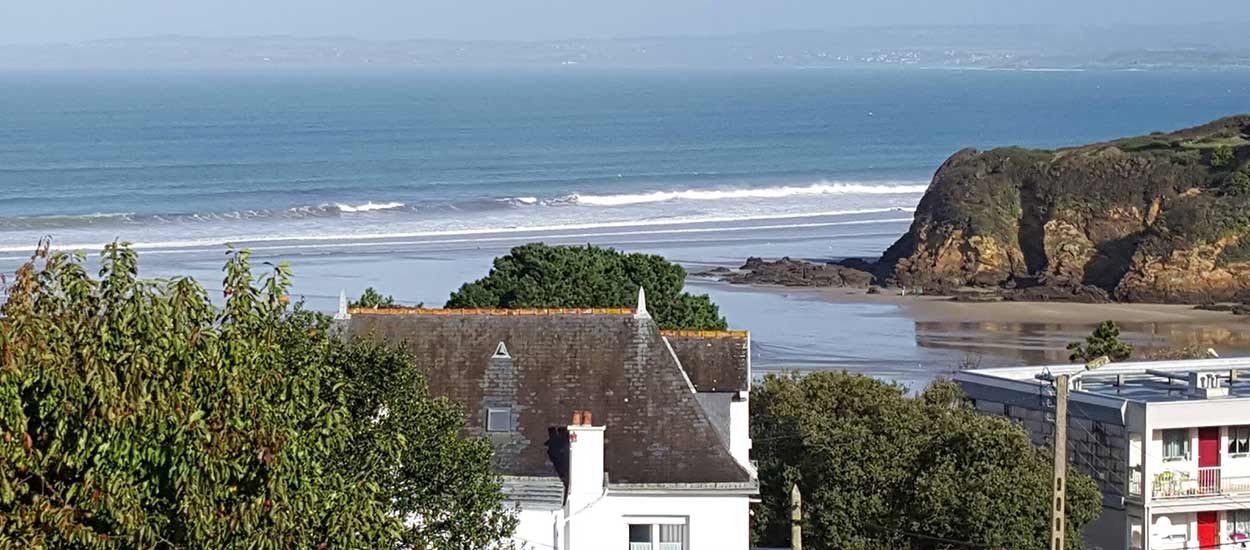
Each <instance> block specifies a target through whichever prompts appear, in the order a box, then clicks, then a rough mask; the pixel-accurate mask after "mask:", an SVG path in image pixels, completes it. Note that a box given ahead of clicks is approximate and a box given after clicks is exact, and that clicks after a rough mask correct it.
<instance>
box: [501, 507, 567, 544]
mask: <svg viewBox="0 0 1250 550" xmlns="http://www.w3.org/2000/svg"><path fill="white" fill-rule="evenodd" d="M563 518H564V512H563V511H562V510H520V511H518V513H517V527H516V531H515V532H513V534H512V539H511V541H510V542H511V543H512V544H511V546H505V547H504V548H506V549H507V550H554V549H555V548H558V546H557V544H559V528H560V524H561V523H562V522H561V520H562V519H563Z"/></svg>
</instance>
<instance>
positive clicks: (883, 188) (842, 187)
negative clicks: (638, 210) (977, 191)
mask: <svg viewBox="0 0 1250 550" xmlns="http://www.w3.org/2000/svg"><path fill="white" fill-rule="evenodd" d="M927 188H928V185H926V184H923V183H915V182H898V183H882V184H875V185H869V184H864V183H844V182H821V183H814V184H811V185H805V186H793V185H786V186H780V187H757V188H744V189H684V190H679V191H654V192H650V193H636V194H622V195H583V194H579V193H575V194H572V195H569V196H567V197H564V198H562V199H559V200H558V201H557V202H562V203H573V204H579V205H583V206H626V205H631V204H643V203H651V202H667V201H674V200H689V201H714V200H727V199H782V198H787V197H797V196H804V195H908V194H920V193H924V192H925V189H927Z"/></svg>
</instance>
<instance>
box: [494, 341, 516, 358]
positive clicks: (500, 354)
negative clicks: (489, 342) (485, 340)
mask: <svg viewBox="0 0 1250 550" xmlns="http://www.w3.org/2000/svg"><path fill="white" fill-rule="evenodd" d="M490 358H491V359H512V355H510V354H509V353H508V346H505V345H503V342H499V345H498V346H496V347H495V354H494V355H492V356H490Z"/></svg>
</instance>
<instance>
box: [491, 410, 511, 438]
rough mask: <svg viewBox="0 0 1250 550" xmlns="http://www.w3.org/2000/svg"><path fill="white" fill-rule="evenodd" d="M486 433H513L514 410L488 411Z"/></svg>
mask: <svg viewBox="0 0 1250 550" xmlns="http://www.w3.org/2000/svg"><path fill="white" fill-rule="evenodd" d="M486 431H488V432H497V433H501V432H510V431H512V408H511V407H491V408H489V409H486Z"/></svg>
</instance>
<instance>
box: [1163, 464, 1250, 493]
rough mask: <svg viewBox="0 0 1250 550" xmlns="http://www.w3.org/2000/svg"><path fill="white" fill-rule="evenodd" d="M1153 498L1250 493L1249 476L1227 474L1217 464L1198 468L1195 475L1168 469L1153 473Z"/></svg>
mask: <svg viewBox="0 0 1250 550" xmlns="http://www.w3.org/2000/svg"><path fill="white" fill-rule="evenodd" d="M1151 493H1152V494H1153V495H1154V498H1183V497H1206V496H1221V495H1246V494H1250V476H1228V475H1224V474H1223V470H1222V469H1221V468H1220V467H1219V466H1215V467H1209V468H1198V472H1197V475H1192V474H1190V473H1189V472H1179V471H1168V472H1163V473H1160V474H1157V475H1155V478H1154V487H1153V491H1151Z"/></svg>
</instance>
